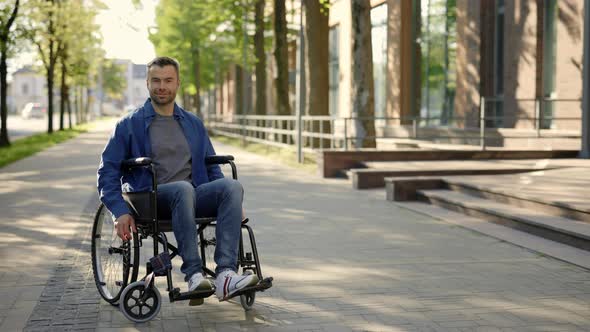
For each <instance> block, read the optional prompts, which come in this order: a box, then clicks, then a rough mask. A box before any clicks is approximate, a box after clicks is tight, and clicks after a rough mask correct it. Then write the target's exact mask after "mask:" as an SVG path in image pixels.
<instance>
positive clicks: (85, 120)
mask: <svg viewBox="0 0 590 332" xmlns="http://www.w3.org/2000/svg"><path fill="white" fill-rule="evenodd" d="M90 96H91V93H90V87H86V104H84V122H88V114H89V113H90Z"/></svg>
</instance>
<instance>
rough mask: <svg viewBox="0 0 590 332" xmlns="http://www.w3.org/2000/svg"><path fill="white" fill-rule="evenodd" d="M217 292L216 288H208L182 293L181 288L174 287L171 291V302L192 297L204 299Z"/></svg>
mask: <svg viewBox="0 0 590 332" xmlns="http://www.w3.org/2000/svg"><path fill="white" fill-rule="evenodd" d="M213 294H215V290H214V289H208V290H195V291H192V292H185V293H181V292H180V289H179V288H174V290H173V291H171V292H170V293H169V297H170V302H174V301H184V300H190V299H203V298H206V297H209V296H211V295H213Z"/></svg>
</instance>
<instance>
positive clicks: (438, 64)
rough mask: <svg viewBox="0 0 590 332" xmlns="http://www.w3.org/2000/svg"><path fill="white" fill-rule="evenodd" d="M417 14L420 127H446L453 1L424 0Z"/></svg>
mask: <svg viewBox="0 0 590 332" xmlns="http://www.w3.org/2000/svg"><path fill="white" fill-rule="evenodd" d="M421 13H422V28H421V37H420V43H421V45H420V47H421V50H422V52H421V53H422V65H421V69H422V79H421V85H422V102H421V107H420V116H421V117H422V118H423V121H421V124H423V125H426V126H429V125H447V124H448V123H449V122H450V121H451V119H452V116H453V101H454V99H455V89H456V82H455V81H456V64H455V63H456V54H457V51H456V50H457V24H456V22H457V5H456V0H425V1H423V2H422V8H421Z"/></svg>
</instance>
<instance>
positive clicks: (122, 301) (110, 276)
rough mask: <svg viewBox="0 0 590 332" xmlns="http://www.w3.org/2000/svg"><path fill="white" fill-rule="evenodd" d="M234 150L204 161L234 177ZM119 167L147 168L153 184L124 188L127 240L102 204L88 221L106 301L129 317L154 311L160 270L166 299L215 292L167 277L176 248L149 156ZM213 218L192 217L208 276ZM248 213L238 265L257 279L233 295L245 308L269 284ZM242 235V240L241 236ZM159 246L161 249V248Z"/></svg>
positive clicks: (211, 274) (145, 317)
mask: <svg viewBox="0 0 590 332" xmlns="http://www.w3.org/2000/svg"><path fill="white" fill-rule="evenodd" d="M233 160H234V158H233V156H209V157H206V159H205V163H206V164H207V165H213V164H217V165H222V164H229V165H230V166H231V170H232V178H233V179H234V180H237V178H238V176H237V169H236V166H235V164H234V162H233ZM121 167H122V169H123V171H124V172H130V171H132V170H133V169H135V168H142V167H143V168H147V169H148V170H149V171H150V172H151V175H152V190H151V191H147V192H129V193H123V198H124V199H125V201H126V202H127V204H128V206H129V207H130V210H131V211H132V215H133V217H134V219H135V224H136V227H137V233H136V234H133V237H132V239H131V240H126V241H123V240H121V239H120V238H119V237H118V236H117V231H116V228H115V224H114V220H115V219H114V217H113V216H112V214H111V213H110V211H108V209H107V208H106V207H105V206H104V204H101V205H100V206H99V208H98V210H97V212H96V215H95V218H94V225H93V227H92V239H91V240H92V270H93V273H94V280H95V283H96V287H97V288H98V292H99V293H100V295H101V297H102V298H103V299H104V300H105V301H106V302H108V303H110V304H112V305H115V306H117V305H118V306H119V308H120V310H121V312H122V313H123V315H124V316H125V317H127V318H128V319H129V320H131V321H133V322H136V323H142V322H147V321H149V320H151V319H152V318H154V317H156V316H157V315H158V313H159V311H160V309H161V305H162V298H161V295H160V292H159V291H158V289H157V288H156V285H155V283H154V281H155V277H160V276H165V277H166V279H167V291H168V297H169V299H170V302H176V301H183V300H191V305H195V304H201V303H202V302H203V299H204V298H206V297H209V296H211V295H213V294H214V293H215V290H205V291H203V290H196V291H193V292H186V293H181V292H180V289H179V288H174V285H173V283H172V259H173V258H174V257H176V256H178V249H177V248H176V247H175V246H174V245H172V244H171V243H169V242H168V239H167V237H166V232H171V231H172V222H171V220H163V219H162V220H161V219H160V218H158V211H157V200H156V197H157V189H158V188H157V181H156V170H155V167H154V165H153V163H152V161H151V159H149V158H135V159H129V160H125V161H124V162H123V163H122V165H121ZM215 221H216V218H196V219H195V223H196V225H197V237H198V241H199V245H198V248H199V251H200V256H201V260H202V263H203V272H204V273H205V276H206V277H207V278H213V279H214V278H215V277H216V275H215V262H214V259H213V257H214V252H215V245H216V239H215V225H216V223H215ZM247 222H248V219H245V220H243V221H242V226H241V234H240V242H239V247H238V261H237V266H236V268H237V270H238V272H239V271H240V270H241V271H242V273H244V274H256V275H257V276H258V280H259V282H258V283H257V284H256V285H254V286H251V287H247V288H244V289H242V290H240V291H238V292H236V293H235V294H233V295H232V298H233V297H237V296H239V297H240V303H241V305H242V307H243V308H244V310H246V311H248V310H250V309H251V308H252V307H253V305H254V302H255V299H256V293H257V292H260V291H265V290H266V289H268V288H270V287H272V281H273V278H272V277H268V278H264V277H263V275H262V270H261V268H260V260H259V258H258V251H257V248H256V241H255V239H254V233H253V231H252V228H251V227H250V226H248V225H247ZM148 238H151V241H152V242H153V257H152V258H150V259H149V261H146V262H145V264H146V265H145V276H143V277H142V278H141V279H140V280H137V278H138V274H139V268H140V264H143V263H142V262H140V248H141V247H142V245H143V241H144V240H146V239H148ZM245 240H247V242H245ZM160 246H161V247H162V250H161V251H160Z"/></svg>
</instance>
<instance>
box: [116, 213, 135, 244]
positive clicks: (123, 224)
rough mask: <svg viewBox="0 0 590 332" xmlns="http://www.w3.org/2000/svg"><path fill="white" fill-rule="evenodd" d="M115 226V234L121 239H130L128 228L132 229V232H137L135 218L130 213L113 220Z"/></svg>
mask: <svg viewBox="0 0 590 332" xmlns="http://www.w3.org/2000/svg"><path fill="white" fill-rule="evenodd" d="M115 227H116V228H117V235H119V237H120V238H121V240H123V241H127V240H131V232H130V231H129V229H130V228H131V230H132V231H133V233H137V228H135V220H134V219H133V217H132V216H131V215H130V214H124V215H122V216H120V217H119V218H117V220H115Z"/></svg>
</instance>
